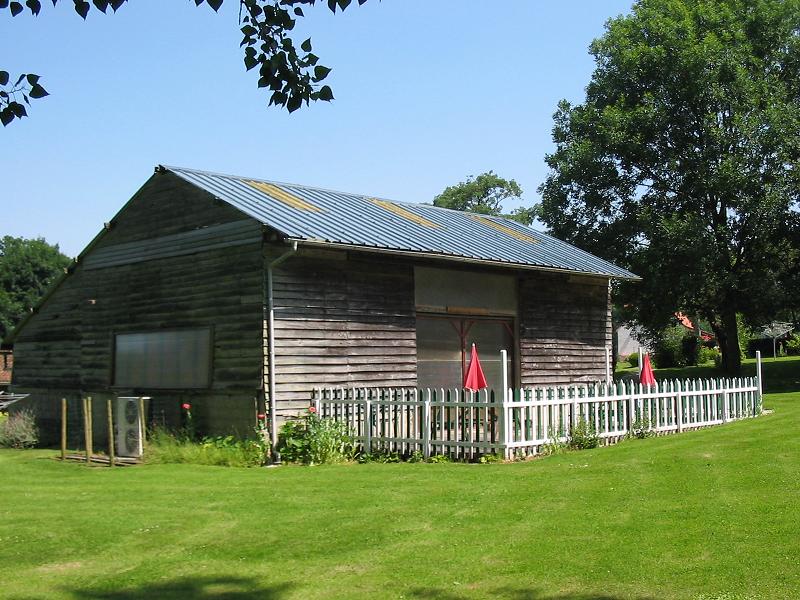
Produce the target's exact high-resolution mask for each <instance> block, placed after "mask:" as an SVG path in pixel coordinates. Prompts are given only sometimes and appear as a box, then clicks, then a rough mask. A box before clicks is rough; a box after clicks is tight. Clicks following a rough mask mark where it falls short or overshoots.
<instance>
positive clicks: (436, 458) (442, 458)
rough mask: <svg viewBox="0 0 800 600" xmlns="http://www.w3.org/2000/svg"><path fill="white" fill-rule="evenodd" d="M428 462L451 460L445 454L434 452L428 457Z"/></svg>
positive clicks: (446, 461)
mask: <svg viewBox="0 0 800 600" xmlns="http://www.w3.org/2000/svg"><path fill="white" fill-rule="evenodd" d="M428 462H429V463H449V462H453V461H452V460H451V459H450V457H449V456H447V455H446V454H434V455H433V456H431V457H430V458H429V459H428Z"/></svg>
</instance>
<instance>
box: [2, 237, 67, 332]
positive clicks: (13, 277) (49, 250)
mask: <svg viewBox="0 0 800 600" xmlns="http://www.w3.org/2000/svg"><path fill="white" fill-rule="evenodd" d="M70 262H71V261H70V259H69V258H68V257H67V256H65V255H63V254H62V253H61V252H60V251H59V249H58V245H55V246H51V245H50V244H48V243H47V242H46V241H44V240H43V239H41V238H39V239H35V240H28V239H23V238H17V237H11V236H8V235H7V236H5V237H3V238H0V342H2V340H3V339H4V338H5V337H6V336H7V335H8V333H9V332H11V331H12V330H13V329H14V327H15V326H16V325H17V324H18V323H19V322H20V320H22V318H23V317H24V316H25V314H26V313H27V312H28V311H29V310H30V309H31V307H33V306H35V305H36V303H37V302H38V300H39V298H41V297H42V295H43V294H44V292H45V290H46V289H47V288H48V286H49V285H50V284H51V283H52V282H53V280H54V279H55V278H56V277H58V276H59V275H60V274H61V273H63V271H64V269H65V268H66V267H67V265H69V264H70Z"/></svg>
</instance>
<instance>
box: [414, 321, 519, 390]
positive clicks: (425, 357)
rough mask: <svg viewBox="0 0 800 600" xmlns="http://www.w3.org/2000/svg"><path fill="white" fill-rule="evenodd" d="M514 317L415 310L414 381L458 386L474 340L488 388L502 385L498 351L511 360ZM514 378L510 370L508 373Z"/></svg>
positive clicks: (512, 362) (512, 359)
mask: <svg viewBox="0 0 800 600" xmlns="http://www.w3.org/2000/svg"><path fill="white" fill-rule="evenodd" d="M513 327H514V321H513V319H508V318H493V317H456V316H449V315H441V316H440V315H424V316H422V315H420V314H417V385H418V386H419V387H421V388H451V389H452V388H461V386H462V385H463V382H464V376H465V374H466V370H467V366H468V365H469V356H470V354H469V353H470V349H471V347H472V344H473V343H474V344H475V345H476V346H477V348H478V353H479V355H480V359H481V365H482V366H483V372H484V374H485V375H486V382H487V383H488V385H489V389H494V390H497V391H499V390H500V389H502V387H503V384H502V381H503V373H502V363H501V361H500V351H501V350H507V351H508V353H509V354H508V359H509V361H508V362H509V368H510V369H511V365H513V364H514V357H513V349H514V329H513ZM509 378H510V381H513V380H514V379H513V373H509Z"/></svg>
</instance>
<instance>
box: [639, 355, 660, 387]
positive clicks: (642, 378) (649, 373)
mask: <svg viewBox="0 0 800 600" xmlns="http://www.w3.org/2000/svg"><path fill="white" fill-rule="evenodd" d="M639 383H641V384H642V385H655V384H656V376H655V375H654V374H653V366H652V365H651V364H650V355H649V354H645V355H644V360H643V361H642V372H641V373H640V374H639Z"/></svg>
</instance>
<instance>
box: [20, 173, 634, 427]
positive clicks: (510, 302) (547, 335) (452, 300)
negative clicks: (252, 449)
mask: <svg viewBox="0 0 800 600" xmlns="http://www.w3.org/2000/svg"><path fill="white" fill-rule="evenodd" d="M615 278H619V279H635V278H636V276H635V275H633V274H632V273H630V272H628V271H626V270H624V269H622V268H619V267H617V266H615V265H613V264H610V263H608V262H606V261H603V260H601V259H599V258H597V257H595V256H592V255H590V254H588V253H586V252H583V251H581V250H579V249H578V248H575V247H574V246H571V245H569V244H566V243H564V242H562V241H559V240H557V239H554V238H552V237H550V236H547V235H545V234H542V233H539V232H537V231H534V230H532V229H530V228H528V227H525V226H523V225H521V224H519V223H516V222H514V221H510V220H506V219H503V218H498V217H488V216H482V215H476V214H471V213H462V212H458V211H452V210H447V209H441V208H437V207H433V206H429V205H422V204H408V203H399V202H392V201H389V200H383V199H378V198H372V197H369V196H363V195H358V194H346V193H340V192H333V191H328V190H322V189H317V188H311V187H305V186H299V185H288V184H282V183H274V182H267V181H262V180H258V179H251V178H244V177H234V176H228V175H220V174H214V173H208V172H201V171H196V170H189V169H183V168H174V167H161V166H159V167H158V168H157V169H156V172H155V174H154V175H153V176H152V177H151V178H150V179H149V180H148V181H147V182H146V183H145V184H144V185H143V186H142V188H141V189H140V190H139V191H138V192H137V193H136V194H135V195H134V196H133V198H131V199H130V200H129V201H128V203H127V204H125V206H124V207H123V208H122V209H121V210H120V211H119V212H118V213H117V215H116V216H114V217H113V218H112V219H111V220H110V221H109V222H108V223H107V224H106V225H105V227H104V228H103V230H102V231H101V232H100V233H99V234H98V235H97V236H96V237H95V239H94V240H93V241H92V242H91V243H90V244H89V246H88V247H87V248H86V249H85V250H84V251H83V252H82V253H81V254H80V256H79V257H78V258H77V259H76V260H75V262H74V264H73V265H72V266H71V267H70V268H69V269H68V272H67V273H66V274H65V275H64V276H63V277H62V278H61V279H60V280H59V281H58V282H57V283H56V284H55V285H54V286H53V288H52V289H51V290H50V291H49V293H48V294H47V295H46V297H45V298H44V299H43V301H42V302H41V303H40V305H39V306H38V307H36V308H35V310H34V311H33V312H32V313H31V314H30V316H29V317H28V318H27V319H26V320H25V321H24V322H23V323H22V324H21V325H20V326H19V327H18V328H17V330H16V331H15V332H13V334H12V335H11V336H10V338H9V339H7V340H6V343H7V344H8V345H12V346H13V349H14V359H15V364H14V372H13V386H12V389H13V390H14V391H16V392H19V393H29V394H31V396H30V398H29V399H28V401H27V402H28V406H31V405H32V406H33V407H34V408H35V410H36V412H37V414H38V415H39V418H40V420H41V423H42V425H43V426H44V428H45V429H46V430H50V431H53V432H55V431H56V430H57V422H58V418H59V414H60V413H59V410H60V408H59V407H60V402H59V400H60V398H62V397H68V398H78V397H80V396H81V395H91V396H93V397H94V398H97V399H100V400H102V399H104V398H106V397H109V396H113V395H147V396H150V397H152V401H151V402H150V404H149V409H148V412H149V418H150V419H151V420H157V421H163V422H165V423H167V424H170V423H176V422H177V420H178V419H179V411H180V405H181V404H182V403H184V402H189V403H191V404H192V407H193V412H194V415H195V417H196V419H197V421H198V425H199V428H200V430H201V431H203V432H206V433H210V434H220V433H225V432H231V431H238V432H239V433H245V432H248V431H250V430H251V428H252V427H253V426H254V424H255V419H256V414H257V413H260V412H268V413H270V414H271V415H272V416H273V417H274V418H275V419H276V420H277V421H278V422H279V421H280V420H281V419H283V418H285V417H287V416H290V415H293V414H296V413H297V412H298V411H299V410H301V409H303V408H305V407H307V406H308V405H309V401H310V400H311V397H312V391H313V389H314V388H315V387H318V386H332V385H342V386H354V387H366V386H368V387H376V386H381V387H386V386H391V387H411V386H419V387H457V386H459V385H460V382H461V381H462V373H463V371H464V368H465V352H466V351H467V350H468V349H469V348H470V346H471V344H472V343H473V342H474V343H476V344H477V347H478V349H479V351H480V353H481V358H482V362H483V365H484V369H485V371H486V374H487V378H488V380H489V384H490V386H492V385H493V386H497V387H499V380H500V365H499V353H500V350H501V349H505V350H507V351H508V352H509V355H510V356H511V357H512V364H513V365H514V367H513V371H514V372H513V373H512V374H511V381H512V382H513V383H514V384H515V385H517V386H519V385H523V386H524V385H531V384H538V383H567V382H580V381H597V380H601V379H603V377H604V375H605V348H606V347H610V346H611V335H612V330H611V318H610V304H609V291H610V282H611V280H612V279H615ZM78 404H79V403H77V402H73V403H72V405H73V406H75V407H76V408H75V410H77V406H78ZM272 406H274V410H270V407H272ZM48 426H49V427H48Z"/></svg>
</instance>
